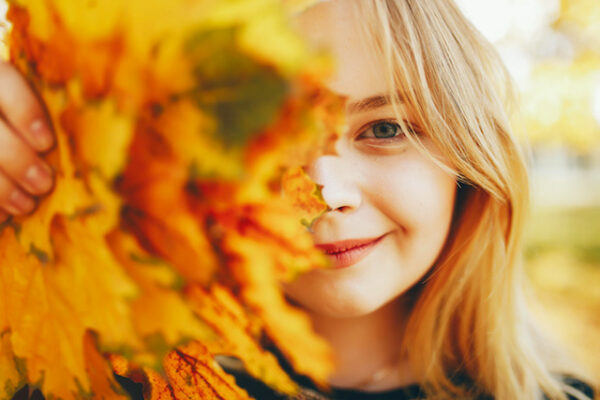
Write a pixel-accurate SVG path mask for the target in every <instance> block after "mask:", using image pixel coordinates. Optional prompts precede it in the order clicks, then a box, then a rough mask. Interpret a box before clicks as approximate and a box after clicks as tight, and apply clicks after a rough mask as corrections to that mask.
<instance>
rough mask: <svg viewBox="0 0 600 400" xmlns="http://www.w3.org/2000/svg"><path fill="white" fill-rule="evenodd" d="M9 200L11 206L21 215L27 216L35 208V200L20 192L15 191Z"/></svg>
mask: <svg viewBox="0 0 600 400" xmlns="http://www.w3.org/2000/svg"><path fill="white" fill-rule="evenodd" d="M8 200H9V202H10V205H11V206H12V207H14V208H15V209H16V211H18V212H19V213H23V214H27V213H28V212H30V211H31V210H33V207H35V203H34V202H33V200H32V199H31V198H29V197H27V196H26V195H24V194H23V193H22V192H21V191H20V190H13V192H12V193H11V194H10V197H9V199H8Z"/></svg>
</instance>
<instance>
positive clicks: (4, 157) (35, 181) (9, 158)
mask: <svg viewBox="0 0 600 400" xmlns="http://www.w3.org/2000/svg"><path fill="white" fill-rule="evenodd" d="M0 170H2V171H3V172H4V173H5V175H7V177H9V178H10V179H11V180H12V181H13V182H15V183H16V184H18V185H20V186H21V187H22V188H24V189H25V190H27V191H28V192H29V193H31V194H33V195H40V194H44V193H47V192H48V191H49V190H50V189H51V188H52V184H53V176H52V170H51V169H50V167H49V166H48V165H47V164H46V163H45V162H44V161H43V160H42V159H41V158H40V157H39V156H38V155H37V153H35V152H34V151H33V150H32V149H31V148H30V147H29V146H28V145H27V144H26V143H25V142H24V141H23V140H22V139H21V138H20V137H19V136H17V135H16V134H15V133H14V132H13V130H12V129H11V128H10V127H9V126H8V125H6V124H5V123H4V122H3V121H0Z"/></svg>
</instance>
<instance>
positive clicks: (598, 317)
mask: <svg viewBox="0 0 600 400" xmlns="http://www.w3.org/2000/svg"><path fill="white" fill-rule="evenodd" d="M457 2H458V3H459V6H460V7H461V8H462V9H463V12H464V13H465V14H466V15H467V16H468V17H469V18H470V19H471V21H472V22H473V23H474V24H475V26H476V27H477V28H478V29H479V30H480V31H481V32H482V33H483V34H484V35H485V36H486V37H487V38H488V39H489V40H490V41H491V42H492V43H494V44H495V45H496V47H497V49H498V51H499V52H500V54H501V56H502V58H503V59H504V62H505V63H506V66H507V67H508V69H509V71H510V72H511V74H512V76H513V78H514V80H515V83H516V84H517V87H518V89H519V93H520V99H519V100H520V103H519V105H518V107H517V110H516V115H515V120H514V125H515V129H516V131H517V133H518V134H519V136H520V137H521V139H522V140H523V142H524V144H526V145H527V146H528V147H529V149H530V160H529V163H530V172H531V185H532V188H531V196H532V205H531V217H530V221H529V225H528V229H527V241H526V248H525V256H526V267H527V273H528V275H529V277H530V278H531V280H532V282H533V286H534V289H535V292H536V295H537V296H538V298H539V299H540V300H541V301H540V303H541V304H540V305H539V306H538V307H536V308H534V310H535V312H536V314H537V315H536V316H537V317H538V318H540V319H541V320H543V321H544V322H545V323H547V324H548V326H549V329H552V330H553V331H554V332H555V333H556V334H557V336H559V338H561V339H562V340H563V341H565V342H566V343H567V344H568V345H569V346H571V347H572V348H571V350H572V351H573V352H574V354H575V356H576V357H577V358H579V359H580V360H581V361H582V362H584V363H585V364H587V365H588V366H589V369H590V371H591V373H592V374H594V375H595V376H596V378H597V379H598V380H599V381H600V0H494V1H481V0H458V1H457Z"/></svg>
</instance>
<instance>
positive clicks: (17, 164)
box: [0, 61, 54, 222]
mask: <svg viewBox="0 0 600 400" xmlns="http://www.w3.org/2000/svg"><path fill="white" fill-rule="evenodd" d="M0 88H2V89H1V90H0V115H1V118H0V222H3V221H4V220H6V219H7V218H8V217H9V216H10V215H25V214H29V213H31V212H32V211H33V210H34V208H35V206H36V198H37V197H38V196H40V195H44V194H46V193H48V192H49V191H50V190H51V189H52V185H53V181H54V177H53V173H52V170H51V169H50V167H49V166H48V164H46V163H45V162H44V160H43V159H42V157H41V156H42V155H43V153H44V152H46V151H48V150H50V149H51V148H52V146H53V145H54V135H53V133H52V130H51V128H50V124H49V122H48V118H47V116H46V112H45V110H44V107H43V106H42V104H41V103H40V101H39V100H38V98H37V97H36V95H35V93H34V92H33V90H32V89H31V87H30V86H29V84H28V83H27V81H25V79H24V78H23V77H22V76H21V75H20V74H19V72H18V71H17V70H16V69H15V68H14V67H12V66H11V65H9V64H7V63H5V62H2V61H0Z"/></svg>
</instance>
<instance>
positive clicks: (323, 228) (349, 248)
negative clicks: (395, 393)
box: [285, 0, 456, 317]
mask: <svg viewBox="0 0 600 400" xmlns="http://www.w3.org/2000/svg"><path fill="white" fill-rule="evenodd" d="M299 20H300V21H299V22H300V26H301V29H302V31H303V32H305V34H306V35H307V36H308V38H309V40H312V41H315V42H317V43H318V44H319V45H321V46H325V47H327V48H329V50H330V51H331V52H333V55H334V56H335V59H336V63H337V74H336V75H335V76H334V77H333V79H331V80H330V81H328V87H329V88H330V89H331V90H332V91H334V92H336V93H338V94H340V95H343V96H346V97H347V99H348V103H347V107H346V122H347V129H346V131H345V132H344V134H343V135H341V137H339V138H338V140H337V142H336V146H335V152H334V153H333V154H326V155H323V156H321V157H319V158H318V159H316V160H315V161H314V162H313V163H312V165H311V166H310V168H309V174H310V175H311V176H312V178H313V179H314V180H315V181H316V182H317V183H318V184H320V185H323V188H322V194H323V198H324V199H325V201H326V202H327V204H328V206H329V207H330V208H331V211H329V212H327V213H326V214H324V215H323V216H322V217H320V218H319V219H318V220H317V221H316V222H315V223H314V225H313V237H314V241H315V243H316V244H317V245H318V246H319V247H320V248H322V249H323V250H324V251H325V252H326V253H328V254H329V257H330V259H331V261H332V268H331V269H325V270H314V271H311V272H309V273H306V274H304V275H302V276H300V277H299V278H298V279H296V280H295V281H294V282H292V283H290V284H287V285H286V286H285V291H286V293H287V295H288V296H289V297H290V298H292V299H293V300H294V301H295V302H297V303H299V304H300V305H302V306H303V307H306V308H308V309H309V310H311V311H313V312H315V313H318V314H325V315H329V316H335V317H352V316H359V315H363V314H367V313H369V312H371V311H374V310H376V309H378V308H379V307H381V306H382V305H384V304H385V303H387V302H389V301H390V300H392V299H394V298H397V297H398V296H399V295H401V294H402V293H404V292H406V291H407V290H408V289H409V288H410V287H412V286H413V285H414V284H415V283H416V282H417V281H419V280H420V279H421V278H422V277H423V275H424V274H425V273H426V272H427V271H428V270H429V268H430V267H431V266H432V264H433V263H434V261H435V259H436V258H437V256H438V254H439V253H440V251H441V249H442V247H443V245H444V242H445V240H446V237H447V235H448V230H449V226H450V222H451V217H452V212H453V207H454V197H455V191H456V181H455V178H454V176H453V175H451V174H449V173H447V172H446V171H444V170H442V169H441V168H440V167H439V166H438V165H436V164H435V163H434V162H433V161H432V160H431V159H430V158H429V157H428V156H427V155H424V154H422V153H421V152H419V151H418V150H417V149H416V148H415V147H414V146H413V145H412V144H411V143H410V141H409V140H408V139H406V138H405V137H404V136H403V133H402V129H401V128H400V126H399V125H398V123H397V121H398V120H397V115H396V114H395V113H394V110H393V107H392V106H391V105H390V104H389V103H388V102H387V101H386V97H385V94H386V92H387V82H386V78H385V70H384V63H383V61H382V60H381V59H380V57H379V56H378V54H377V52H376V51H374V48H373V46H369V44H368V43H365V42H363V38H362V36H361V34H360V32H361V28H360V25H359V22H358V18H356V17H355V16H354V15H353V13H352V12H351V11H350V10H349V7H348V6H347V3H345V4H344V1H335V0H334V1H327V2H324V3H321V4H319V5H317V6H315V7H313V8H311V9H310V10H308V11H307V12H305V13H304V14H303V15H302V16H301V17H299ZM399 111H400V118H401V119H403V120H405V121H406V123H407V125H408V126H411V125H412V126H413V127H414V128H413V129H414V130H415V131H417V132H419V127H418V126H416V125H415V124H414V122H413V121H414V118H413V116H412V115H411V114H410V112H409V111H408V110H407V108H406V107H404V106H401V107H400V109H399ZM418 134H419V135H420V138H421V140H422V142H423V144H424V145H425V147H426V148H427V149H428V150H429V152H430V153H431V154H433V155H434V156H435V157H436V158H438V160H441V161H442V162H444V161H446V160H445V159H444V157H443V156H442V154H441V153H440V152H439V151H438V150H437V149H436V148H435V147H434V145H433V143H432V142H431V141H430V140H429V139H427V135H426V133H418Z"/></svg>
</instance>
